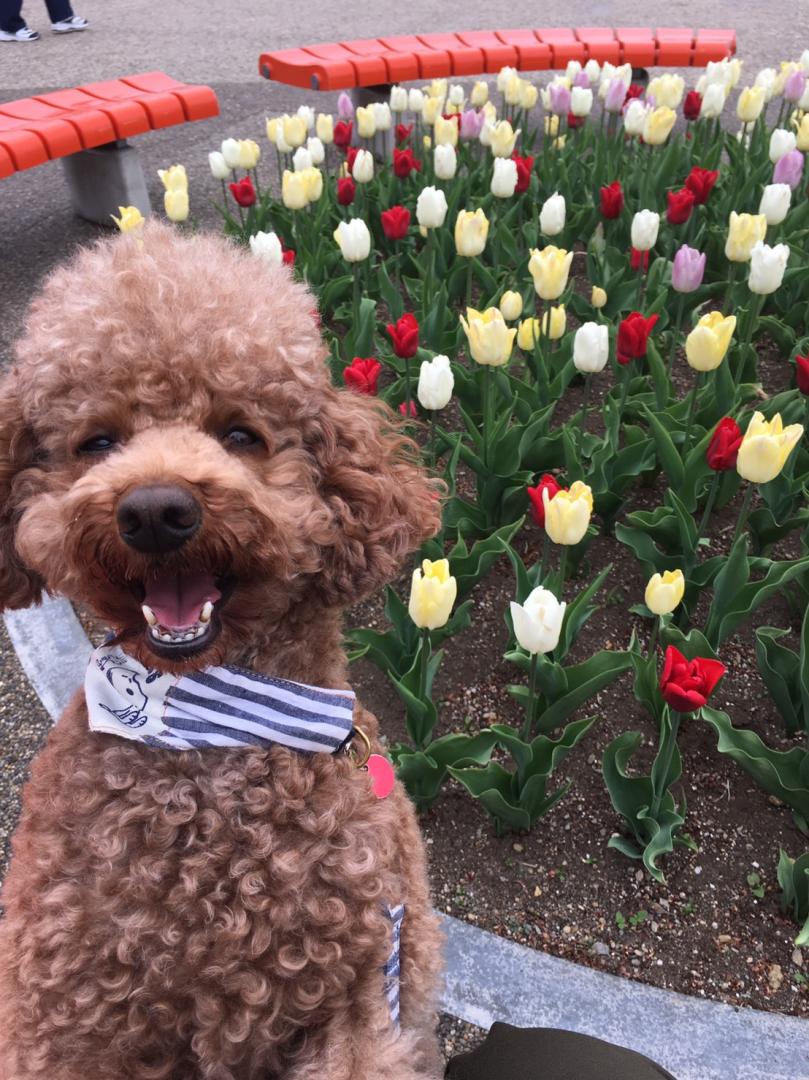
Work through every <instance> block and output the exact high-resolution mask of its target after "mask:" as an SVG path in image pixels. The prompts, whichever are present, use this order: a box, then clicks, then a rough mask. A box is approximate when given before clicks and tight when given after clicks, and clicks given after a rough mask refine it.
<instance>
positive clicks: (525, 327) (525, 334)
mask: <svg viewBox="0 0 809 1080" xmlns="http://www.w3.org/2000/svg"><path fill="white" fill-rule="evenodd" d="M541 336H542V329H541V327H540V325H539V319H523V320H522V322H521V323H520V325H519V327H518V328H517V344H518V345H519V347H520V348H521V349H522V351H523V352H533V349H534V346H535V345H536V343H537V342H538V341H539V339H540V337H541Z"/></svg>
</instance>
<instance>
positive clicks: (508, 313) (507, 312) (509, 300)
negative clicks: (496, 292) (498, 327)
mask: <svg viewBox="0 0 809 1080" xmlns="http://www.w3.org/2000/svg"><path fill="white" fill-rule="evenodd" d="M500 311H501V313H502V316H503V318H504V319H507V320H508V321H509V322H513V321H514V319H519V317H520V315H522V297H521V296H520V294H519V293H518V292H513V291H511V290H509V291H508V292H504V293H503V295H502V297H501V298H500Z"/></svg>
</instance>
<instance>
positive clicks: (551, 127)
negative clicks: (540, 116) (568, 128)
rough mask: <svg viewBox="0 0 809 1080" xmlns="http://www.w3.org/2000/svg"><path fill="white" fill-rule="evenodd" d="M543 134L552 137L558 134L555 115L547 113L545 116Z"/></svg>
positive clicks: (557, 119)
mask: <svg viewBox="0 0 809 1080" xmlns="http://www.w3.org/2000/svg"><path fill="white" fill-rule="evenodd" d="M545 134H546V135H550V136H551V137H554V136H556V135H558V134H559V117H558V116H557V115H556V113H548V114H546V116H545Z"/></svg>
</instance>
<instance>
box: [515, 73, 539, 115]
mask: <svg viewBox="0 0 809 1080" xmlns="http://www.w3.org/2000/svg"><path fill="white" fill-rule="evenodd" d="M538 98H539V90H537V88H536V87H535V86H534V84H533V83H530V82H528V80H527V79H520V100H519V101H518V102H517V104H518V105H519V106H520V108H521V109H533V107H534V106H535V105H536V103H537V99H538Z"/></svg>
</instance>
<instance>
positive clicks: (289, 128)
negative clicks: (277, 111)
mask: <svg viewBox="0 0 809 1080" xmlns="http://www.w3.org/2000/svg"><path fill="white" fill-rule="evenodd" d="M282 120H283V131H284V139H285V140H286V142H287V143H288V144H289V146H291V147H292V149H293V150H294V149H295V148H296V147H298V146H303V144H304V143H305V142H306V137H307V135H308V134H309V129H308V127H307V125H306V121H305V120H304V119H303V117H301V116H284V117H282Z"/></svg>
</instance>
